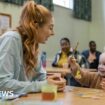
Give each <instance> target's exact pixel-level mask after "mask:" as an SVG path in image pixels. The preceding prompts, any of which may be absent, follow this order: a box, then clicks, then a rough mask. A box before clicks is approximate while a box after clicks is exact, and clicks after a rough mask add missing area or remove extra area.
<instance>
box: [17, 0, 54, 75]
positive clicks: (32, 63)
mask: <svg viewBox="0 0 105 105" xmlns="http://www.w3.org/2000/svg"><path fill="white" fill-rule="evenodd" d="M50 18H52V14H51V12H50V11H49V10H48V9H47V8H46V7H44V6H42V5H38V4H36V3H35V2H34V1H33V0H30V1H28V2H26V3H25V5H24V6H23V10H22V13H21V17H20V21H19V26H18V27H17V30H18V32H19V33H20V35H21V38H22V44H23V59H24V65H25V70H26V74H27V76H30V74H33V73H34V70H33V69H34V68H36V66H37V59H38V41H37V37H38V35H39V34H38V31H37V27H36V23H37V24H38V26H39V28H40V27H43V26H44V25H45V24H46V23H47V22H48V21H49V19H50Z"/></svg>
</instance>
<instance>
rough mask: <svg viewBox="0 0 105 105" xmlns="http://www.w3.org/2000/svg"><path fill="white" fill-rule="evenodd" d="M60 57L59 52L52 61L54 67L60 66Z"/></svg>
mask: <svg viewBox="0 0 105 105" xmlns="http://www.w3.org/2000/svg"><path fill="white" fill-rule="evenodd" d="M58 59H59V54H58V53H57V54H56V56H55V58H54V61H53V63H52V67H58V64H57V63H58Z"/></svg>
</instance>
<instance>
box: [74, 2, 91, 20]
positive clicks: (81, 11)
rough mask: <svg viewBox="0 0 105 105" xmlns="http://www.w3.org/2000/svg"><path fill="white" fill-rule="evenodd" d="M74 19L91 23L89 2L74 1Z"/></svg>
mask: <svg viewBox="0 0 105 105" xmlns="http://www.w3.org/2000/svg"><path fill="white" fill-rule="evenodd" d="M73 15H74V17H75V18H78V19H83V20H87V21H91V0H74V8H73Z"/></svg>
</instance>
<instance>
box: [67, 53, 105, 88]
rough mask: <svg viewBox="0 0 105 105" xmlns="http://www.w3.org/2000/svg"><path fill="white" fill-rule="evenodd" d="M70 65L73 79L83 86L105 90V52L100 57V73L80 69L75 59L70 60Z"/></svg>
mask: <svg viewBox="0 0 105 105" xmlns="http://www.w3.org/2000/svg"><path fill="white" fill-rule="evenodd" d="M68 63H69V64H70V70H71V73H72V75H73V77H74V78H75V79H76V80H77V81H78V82H79V83H80V84H81V85H82V86H86V87H89V88H97V89H104V90H105V52H103V53H102V54H101V55H100V58H99V65H98V72H89V70H86V69H84V68H80V66H79V64H78V63H77V62H76V59H75V58H73V57H70V58H69V60H68Z"/></svg>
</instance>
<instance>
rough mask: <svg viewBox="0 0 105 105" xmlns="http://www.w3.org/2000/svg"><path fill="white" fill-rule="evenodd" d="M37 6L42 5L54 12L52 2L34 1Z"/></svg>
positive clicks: (45, 0) (46, 0)
mask: <svg viewBox="0 0 105 105" xmlns="http://www.w3.org/2000/svg"><path fill="white" fill-rule="evenodd" d="M34 1H35V2H36V3H37V4H42V5H44V6H45V7H46V8H48V9H49V10H51V11H53V10H54V5H53V0H34Z"/></svg>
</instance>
